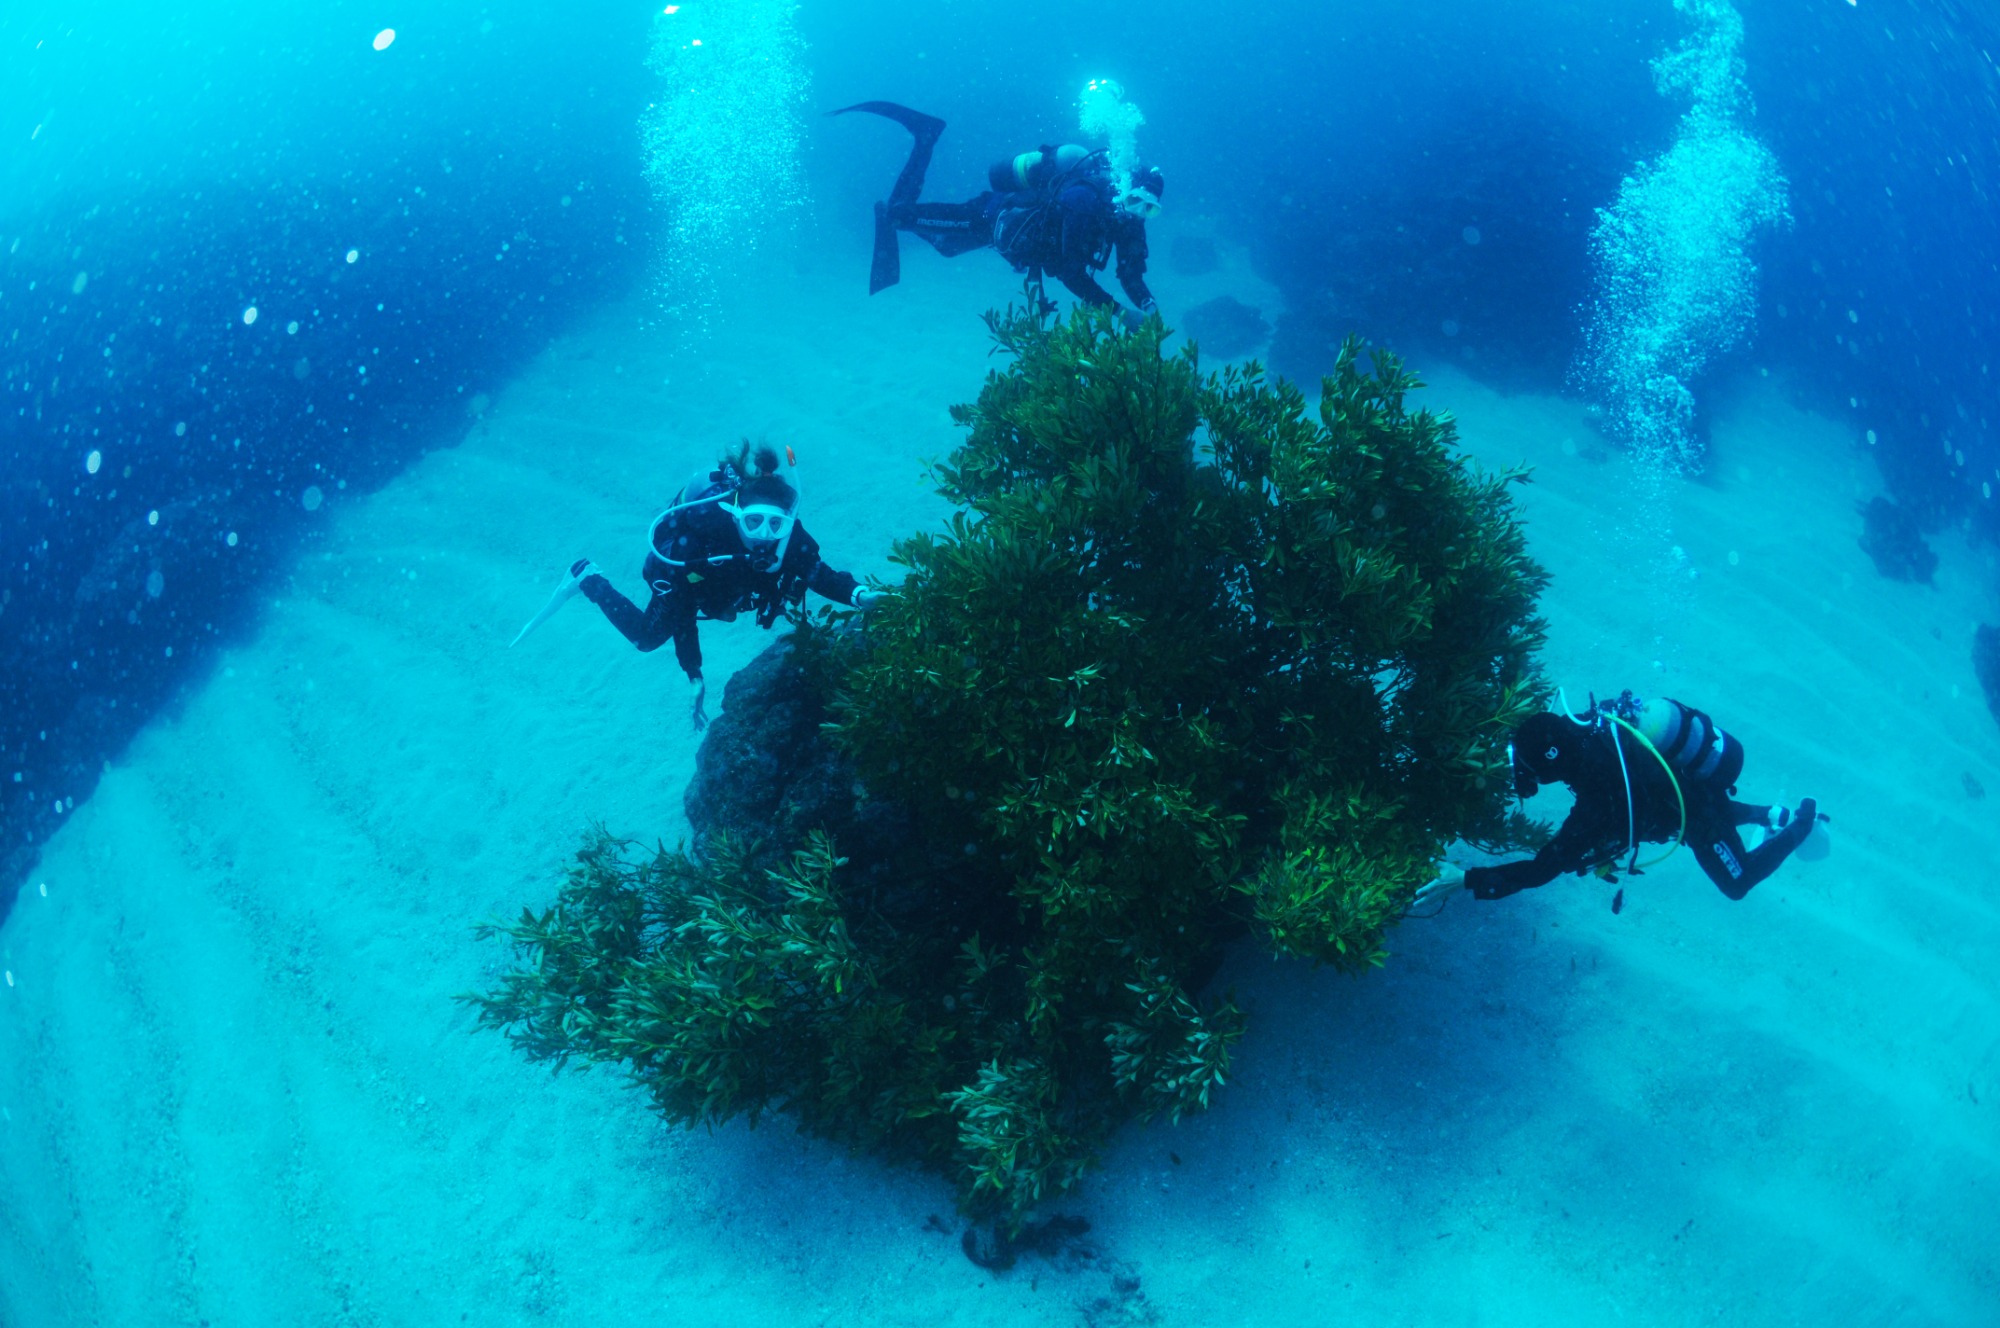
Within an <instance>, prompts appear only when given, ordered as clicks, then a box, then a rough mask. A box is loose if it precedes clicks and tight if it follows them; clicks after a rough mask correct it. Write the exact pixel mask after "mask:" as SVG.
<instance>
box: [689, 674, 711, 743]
mask: <svg viewBox="0 0 2000 1328" xmlns="http://www.w3.org/2000/svg"><path fill="white" fill-rule="evenodd" d="M688 684H689V685H690V686H691V687H692V688H693V697H694V706H693V709H692V711H691V712H690V713H689V715H688V718H689V719H690V720H692V721H693V723H694V731H695V732H696V733H699V732H701V731H702V730H703V729H705V728H707V727H708V712H707V711H706V710H704V709H703V708H702V703H703V702H705V701H707V700H708V681H707V680H706V679H705V678H703V677H702V676H701V675H700V674H699V673H697V674H695V675H694V676H693V677H692V678H689V679H688Z"/></svg>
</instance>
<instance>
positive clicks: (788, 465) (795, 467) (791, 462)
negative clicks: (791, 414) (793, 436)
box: [771, 443, 805, 570]
mask: <svg viewBox="0 0 2000 1328" xmlns="http://www.w3.org/2000/svg"><path fill="white" fill-rule="evenodd" d="M785 471H786V474H785V479H786V482H788V483H789V484H790V485H791V486H792V511H791V518H792V519H791V520H790V521H789V522H787V523H786V524H785V533H784V534H783V535H782V536H780V537H779V539H778V560H777V561H776V562H775V563H773V564H771V566H772V568H773V570H775V569H777V568H780V567H783V566H784V565H785V554H786V552H787V551H788V550H789V549H790V548H791V547H792V532H793V531H795V530H797V529H798V528H799V505H800V503H801V502H803V501H804V497H805V491H804V490H802V489H800V488H799V454H798V453H797V452H794V451H793V450H792V448H791V444H789V443H787V444H786V445H785Z"/></svg>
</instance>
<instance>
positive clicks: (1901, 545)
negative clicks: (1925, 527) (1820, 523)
mask: <svg viewBox="0 0 2000 1328" xmlns="http://www.w3.org/2000/svg"><path fill="white" fill-rule="evenodd" d="M1857 510H1858V511H1859V512H1860V513H1861V548H1862V551H1863V552H1864V553H1866V554H1867V555H1868V556H1869V557H1870V558H1872V559H1874V560H1875V570H1876V571H1878V572H1880V573H1881V574H1882V575H1883V576H1886V577H1888V578H1889V579H1890V580H1891V581H1921V582H1923V583H1924V584H1925V585H1930V584H1931V578H1932V576H1933V575H1934V574H1935V573H1936V572H1937V564H1938V557H1937V554H1936V553H1935V552H1933V551H1932V549H1931V546H1930V545H1928V544H1926V543H1924V534H1923V531H1922V529H1920V528H1919V527H1918V525H1917V518H1916V514H1915V513H1913V512H1911V511H1910V510H1909V509H1908V508H1906V507H1899V506H1897V505H1896V504H1895V503H1894V502H1893V501H1891V500H1890V499H1887V498H1880V497H1877V498H1871V499H1869V500H1868V503H1867V504H1866V505H1865V506H1863V507H1861V508H1858V509H1857Z"/></svg>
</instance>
